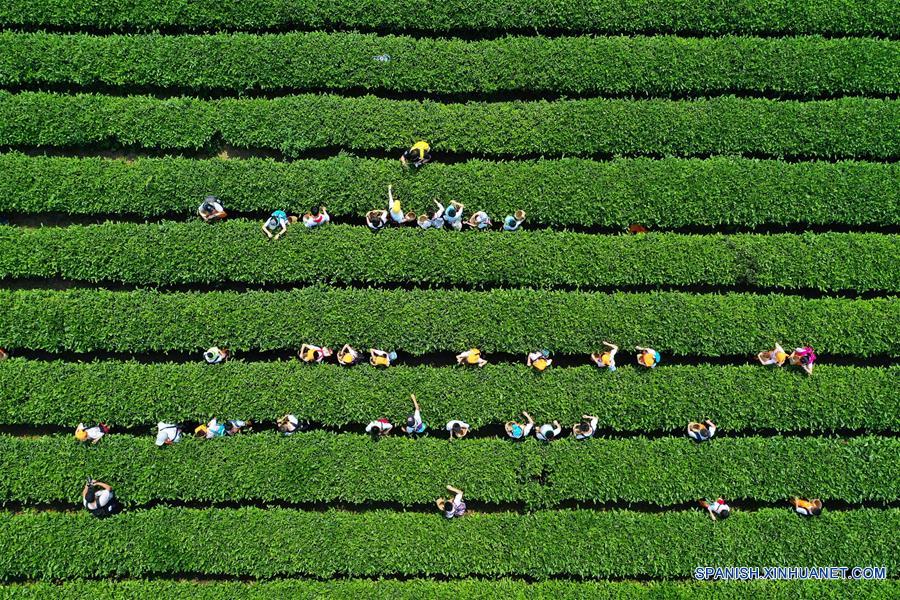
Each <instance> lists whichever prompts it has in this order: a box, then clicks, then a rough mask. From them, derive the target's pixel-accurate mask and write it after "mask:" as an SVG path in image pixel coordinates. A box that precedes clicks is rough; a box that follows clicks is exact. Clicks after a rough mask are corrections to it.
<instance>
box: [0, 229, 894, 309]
mask: <svg viewBox="0 0 900 600" xmlns="http://www.w3.org/2000/svg"><path fill="white" fill-rule="evenodd" d="M495 219H496V221H497V226H498V227H499V225H500V223H501V222H502V217H501V216H499V215H498V216H497V217H495ZM259 229H260V225H259V223H257V222H247V221H229V222H225V223H219V224H216V225H215V226H213V227H210V226H209V225H206V224H205V223H203V222H202V221H200V220H199V219H198V220H196V221H194V222H191V223H178V222H164V223H161V224H158V225H157V224H150V225H148V224H132V223H105V224H102V225H91V226H87V227H85V226H70V227H48V228H42V229H27V228H23V227H0V277H8V278H42V279H56V278H60V279H66V280H75V281H91V282H99V281H114V282H122V283H131V284H153V285H170V284H197V283H217V282H224V281H233V282H241V283H248V284H263V283H267V284H268V283H280V284H286V283H296V284H301V283H317V282H326V281H328V282H333V283H344V284H347V283H363V284H375V285H383V284H395V283H402V284H434V285H464V286H503V287H510V286H511V287H517V286H529V287H536V288H542V287H546V288H552V287H558V286H574V287H578V288H600V287H606V286H610V287H613V286H614V287H616V288H623V287H628V286H643V285H650V286H672V287H677V286H689V285H711V286H717V287H728V286H755V287H760V288H810V289H815V290H824V291H827V290H856V291H868V290H889V291H897V290H900V269H897V265H896V263H897V257H898V256H900V236H895V235H882V234H856V233H825V234H803V235H795V234H782V235H728V236H723V235H709V236H707V235H680V234H670V233H651V234H648V235H640V236H626V235H618V236H602V235H585V234H581V233H567V232H553V231H519V232H516V233H510V232H503V231H493V232H477V231H468V232H464V233H462V234H456V233H455V232H453V231H434V230H432V231H428V232H424V231H422V230H420V229H419V228H407V229H405V230H388V231H383V232H380V233H379V234H377V235H373V234H372V232H371V231H369V230H368V228H366V227H349V226H342V225H332V226H329V227H326V228H323V229H320V230H314V231H307V230H304V229H303V228H302V227H299V226H297V227H294V228H292V229H291V230H290V231H289V232H288V234H286V235H285V238H284V239H283V240H279V241H277V242H273V241H271V240H269V239H268V238H266V237H265V236H264V235H263V234H262V232H260V230H259ZM148 251H150V252H153V253H154V254H155V255H156V257H155V258H153V260H148V258H147V254H148ZM512 257H524V258H525V260H524V261H521V260H514V259H513V258H512Z"/></svg>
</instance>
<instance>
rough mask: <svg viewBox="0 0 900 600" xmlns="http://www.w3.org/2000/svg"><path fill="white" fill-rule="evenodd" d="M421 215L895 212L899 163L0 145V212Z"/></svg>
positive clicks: (676, 220)
mask: <svg viewBox="0 0 900 600" xmlns="http://www.w3.org/2000/svg"><path fill="white" fill-rule="evenodd" d="M388 184H393V185H394V191H395V193H396V195H397V197H398V198H400V199H401V201H402V202H403V204H404V206H407V207H409V208H410V209H412V210H413V211H415V212H416V213H421V212H423V211H424V210H426V209H429V208H432V207H433V204H432V203H431V200H432V198H439V199H441V200H442V201H444V202H445V203H446V202H447V201H449V200H457V201H459V202H462V203H463V204H464V205H466V206H467V207H469V208H470V210H471V209H473V208H474V209H483V210H486V211H487V212H488V213H490V214H492V215H498V214H499V215H506V214H510V213H512V212H513V211H515V210H516V209H519V208H523V209H525V210H526V211H527V213H528V223H529V224H547V225H557V226H558V225H585V226H591V225H598V226H603V227H621V228H624V227H627V226H628V225H630V224H631V223H642V224H644V225H647V226H657V227H683V226H690V225H704V226H721V225H742V226H755V225H760V224H764V223H776V224H797V223H803V224H818V225H829V224H839V225H868V224H873V225H891V224H898V223H900V167H898V165H897V163H867V162H853V161H841V162H837V163H830V162H823V161H818V162H796V163H794V162H782V161H776V160H754V159H746V158H736V157H725V156H718V157H712V158H708V159H703V160H700V159H683V158H664V159H658V160H657V159H649V158H620V159H614V160H611V161H604V162H600V161H591V160H583V159H576V158H566V159H561V160H537V161H511V162H488V161H482V160H470V161H467V162H463V163H456V164H442V163H440V162H435V163H432V164H430V165H428V168H427V169H422V170H420V171H417V172H410V171H408V170H404V169H403V168H401V166H400V163H399V161H397V160H387V159H385V160H378V159H360V158H353V157H350V156H346V155H340V156H337V157H335V158H330V159H326V160H297V161H293V162H279V161H274V160H266V159H254V158H249V159H243V160H218V159H216V160H192V159H185V158H137V159H135V160H129V161H123V160H108V159H103V158H75V157H64V156H26V155H24V154H20V153H16V152H8V153H5V154H0V212H17V213H44V212H62V213H66V214H72V215H81V214H107V213H108V214H135V215H142V216H148V217H151V216H160V215H165V214H169V213H178V214H180V215H187V214H194V211H196V209H197V206H198V205H199V204H200V201H201V199H202V198H203V197H204V196H205V195H206V194H216V195H217V196H219V198H221V200H222V201H223V202H224V203H225V207H226V208H227V209H229V210H232V211H241V212H245V213H248V212H253V213H259V214H260V216H261V215H263V214H268V213H269V212H271V211H272V210H274V209H275V208H276V207H278V208H284V209H286V210H289V211H293V212H300V211H305V210H308V209H309V207H310V205H312V204H315V203H324V204H326V205H327V206H328V211H329V213H331V214H332V215H333V216H335V217H338V218H340V217H342V216H347V215H356V216H362V215H363V214H365V212H366V211H368V210H371V209H372V208H374V207H380V206H384V205H386V203H387V186H388Z"/></svg>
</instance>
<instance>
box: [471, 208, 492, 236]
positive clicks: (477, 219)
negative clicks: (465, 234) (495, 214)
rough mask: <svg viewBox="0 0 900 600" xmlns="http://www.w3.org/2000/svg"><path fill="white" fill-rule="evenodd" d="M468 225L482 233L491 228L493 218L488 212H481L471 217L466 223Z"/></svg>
mask: <svg viewBox="0 0 900 600" xmlns="http://www.w3.org/2000/svg"><path fill="white" fill-rule="evenodd" d="M466 225H468V226H469V227H473V228H475V229H478V230H479V231H481V230H482V229H487V228H488V227H490V226H491V218H490V217H489V216H488V214H487V213H486V212H484V211H483V210H479V211H478V212H476V213H474V214H473V215H472V216H471V217H469V220H468V221H466Z"/></svg>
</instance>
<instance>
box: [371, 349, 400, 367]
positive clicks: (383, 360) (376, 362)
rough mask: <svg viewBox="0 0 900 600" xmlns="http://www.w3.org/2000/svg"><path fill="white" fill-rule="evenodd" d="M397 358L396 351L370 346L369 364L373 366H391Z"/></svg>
mask: <svg viewBox="0 0 900 600" xmlns="http://www.w3.org/2000/svg"><path fill="white" fill-rule="evenodd" d="M395 360H397V353H396V352H385V351H384V350H378V349H377V348H369V364H370V365H372V366H373V367H389V366H391V363H392V362H393V361H395Z"/></svg>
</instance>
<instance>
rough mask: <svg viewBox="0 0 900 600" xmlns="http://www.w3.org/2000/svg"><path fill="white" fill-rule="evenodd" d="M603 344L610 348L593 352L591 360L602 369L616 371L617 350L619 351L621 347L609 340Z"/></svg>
mask: <svg viewBox="0 0 900 600" xmlns="http://www.w3.org/2000/svg"><path fill="white" fill-rule="evenodd" d="M603 345H604V346H606V347H607V348H609V350H606V351H604V352H598V353H596V354H591V360H592V361H594V364H595V365H597V366H598V367H600V368H601V369H609V370H610V371H615V370H616V352H618V351H619V347H618V346H616V345H615V344H610V343H609V342H603Z"/></svg>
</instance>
